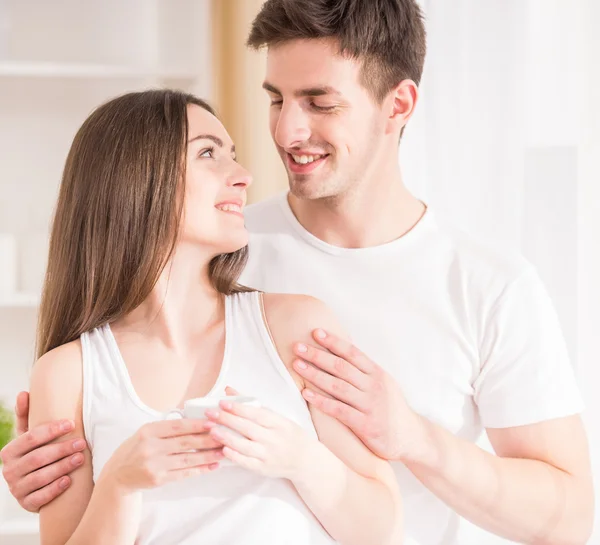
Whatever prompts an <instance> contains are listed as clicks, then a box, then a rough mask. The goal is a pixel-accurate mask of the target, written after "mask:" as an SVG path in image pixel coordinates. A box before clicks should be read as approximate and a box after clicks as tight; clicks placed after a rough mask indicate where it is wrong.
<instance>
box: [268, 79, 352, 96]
mask: <svg viewBox="0 0 600 545" xmlns="http://www.w3.org/2000/svg"><path fill="white" fill-rule="evenodd" d="M263 89H265V90H266V91H269V93H273V94H274V95H279V96H282V93H281V91H280V90H279V89H277V87H275V86H274V85H271V84H270V83H268V82H266V81H265V82H264V83H263ZM341 94H342V93H340V92H339V91H338V90H337V89H335V88H334V87H330V86H329V85H324V86H322V87H309V88H307V89H300V90H298V91H294V96H295V97H296V98H301V97H320V96H323V95H338V96H339V95H341Z"/></svg>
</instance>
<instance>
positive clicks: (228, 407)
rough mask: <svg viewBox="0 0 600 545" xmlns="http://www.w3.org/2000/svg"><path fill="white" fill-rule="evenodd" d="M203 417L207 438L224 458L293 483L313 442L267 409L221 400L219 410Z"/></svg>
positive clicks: (285, 420)
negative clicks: (207, 432)
mask: <svg viewBox="0 0 600 545" xmlns="http://www.w3.org/2000/svg"><path fill="white" fill-rule="evenodd" d="M232 392H234V391H233V390H232ZM228 393H229V392H228ZM206 416H207V417H208V418H209V420H210V423H209V424H208V425H209V426H210V427H211V430H210V435H211V437H213V438H214V439H215V441H218V442H219V443H222V444H223V445H224V448H223V454H224V455H225V457H226V458H228V459H229V460H231V461H233V462H235V463H236V464H238V465H240V466H242V467H244V468H246V469H249V470H251V471H255V472H257V473H259V474H261V475H264V476H266V477H281V478H286V479H290V480H291V481H294V480H295V479H296V478H297V477H298V476H299V475H300V474H301V473H302V470H303V468H304V467H305V465H306V462H307V459H308V456H309V451H310V446H311V444H313V443H316V441H315V440H314V439H313V438H312V437H310V435H309V434H308V433H307V432H306V430H304V429H303V428H302V427H300V426H299V425H298V424H296V423H295V422H292V421H291V420H289V419H287V418H285V417H283V416H281V415H278V414H277V413H274V412H273V411H271V410H269V409H264V408H259V407H252V406H249V405H244V404H241V403H232V402H230V401H221V403H220V409H219V410H214V409H211V410H208V411H206ZM219 425H220V426H225V427H227V428H229V429H223V428H222V427H220V426H219ZM230 430H233V431H234V432H237V434H240V435H241V437H240V435H237V434H236V433H232V432H231V431H230Z"/></svg>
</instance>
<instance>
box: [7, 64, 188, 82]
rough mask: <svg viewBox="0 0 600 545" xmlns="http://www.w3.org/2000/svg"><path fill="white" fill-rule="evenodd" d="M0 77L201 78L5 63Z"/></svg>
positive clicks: (138, 69) (184, 72)
mask: <svg viewBox="0 0 600 545" xmlns="http://www.w3.org/2000/svg"><path fill="white" fill-rule="evenodd" d="M0 77H33V78H160V79H184V80H194V79H197V78H199V74H197V73H193V72H190V71H188V70H165V69H161V68H156V67H142V66H139V67H138V66H119V65H105V64H93V63H90V64H77V63H53V62H20V61H13V62H10V61H8V62H7V61H5V62H0Z"/></svg>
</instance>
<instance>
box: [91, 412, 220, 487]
mask: <svg viewBox="0 0 600 545" xmlns="http://www.w3.org/2000/svg"><path fill="white" fill-rule="evenodd" d="M207 424H210V423H209V422H208V421H207V420H197V419H178V420H164V421H161V422H151V423H149V424H145V425H144V426H142V427H141V428H140V429H139V430H138V431H137V432H136V433H135V434H134V435H133V436H132V437H130V438H129V439H127V440H126V441H125V442H124V443H123V444H122V445H121V446H120V447H119V448H118V449H117V450H116V451H115V452H114V454H113V455H112V456H111V458H110V460H109V461H108V462H107V464H106V466H105V467H104V469H103V470H102V474H101V475H100V479H99V481H107V480H108V481H110V482H112V483H113V484H114V485H116V486H117V487H118V488H120V489H121V490H123V491H124V492H125V493H130V492H135V491H137V490H141V489H147V488H155V487H158V486H162V485H164V484H167V483H169V482H172V481H177V480H180V479H186V478H188V477H194V476H196V475H201V474H203V473H207V472H209V471H214V470H215V469H217V468H218V467H219V463H218V462H219V461H220V460H222V459H223V449H222V447H223V445H222V444H220V443H219V442H218V441H216V440H215V439H214V438H213V437H211V436H210V435H209V433H208V428H207Z"/></svg>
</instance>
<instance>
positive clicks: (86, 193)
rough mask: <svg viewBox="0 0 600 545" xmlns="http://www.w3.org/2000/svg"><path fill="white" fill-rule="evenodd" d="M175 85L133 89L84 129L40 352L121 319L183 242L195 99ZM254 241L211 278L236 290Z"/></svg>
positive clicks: (61, 205) (61, 218)
mask: <svg viewBox="0 0 600 545" xmlns="http://www.w3.org/2000/svg"><path fill="white" fill-rule="evenodd" d="M189 104H195V105H197V106H200V107H201V108H204V109H205V110H207V111H209V112H210V113H211V114H213V115H214V111H213V110H212V108H211V107H210V106H209V105H208V104H207V103H206V102H204V101H203V100H201V99H199V98H197V97H195V96H193V95H189V94H185V93H182V92H179V91H171V90H153V91H145V92H138V93H129V94H126V95H123V96H120V97H118V98H115V99H113V100H111V101H110V102H108V103H106V104H104V105H102V106H100V107H99V108H98V109H96V110H95V111H94V112H93V113H92V114H91V115H90V116H89V118H88V119H87V120H86V121H85V122H84V124H83V125H82V127H81V128H80V129H79V131H78V132H77V134H76V136H75V139H74V141H73V144H72V146H71V149H70V151H69V154H68V157H67V161H66V164H65V169H64V173H63V177H62V183H61V187H60V192H59V197H58V203H57V206H56V210H55V213H54V220H53V224H52V230H51V236H50V249H49V256H48V268H47V271H46V278H45V281H44V287H43V292H42V301H41V306H40V312H39V320H38V331H37V346H36V356H37V357H38V358H39V357H41V356H42V355H44V354H45V353H46V352H48V351H50V350H52V349H53V348H56V347H57V346H60V345H62V344H65V343H68V342H70V341H73V340H75V339H77V338H79V336H80V335H81V334H82V333H83V332H85V331H90V330H92V329H94V328H96V327H99V326H101V325H103V324H106V323H110V322H113V321H115V320H117V319H119V318H121V317H122V316H124V315H126V314H128V313H129V312H131V311H132V310H134V309H135V308H137V307H138V306H139V305H140V304H141V303H142V302H143V301H144V300H145V299H146V298H147V297H148V296H149V295H150V292H151V291H152V289H153V287H154V286H155V284H156V282H157V281H158V279H159V276H160V274H161V272H162V271H163V269H164V267H165V266H166V264H167V262H168V261H169V259H170V258H171V256H172V254H173V251H174V249H175V246H176V243H177V240H178V235H179V229H180V223H181V218H182V213H183V198H182V197H183V195H184V194H185V160H186V151H187V134H188V120H187V106H188V105H189ZM246 259H247V248H242V249H241V250H239V251H237V252H234V253H230V254H223V255H220V256H218V257H216V258H214V259H213V261H212V262H211V264H210V267H209V274H210V279H211V281H212V284H213V286H214V287H215V289H216V290H218V291H219V292H221V293H223V294H226V295H229V294H231V293H235V292H238V291H247V288H244V287H243V286H240V285H239V284H238V283H237V280H238V278H239V275H240V274H241V272H242V270H243V267H244V265H245V263H246Z"/></svg>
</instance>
